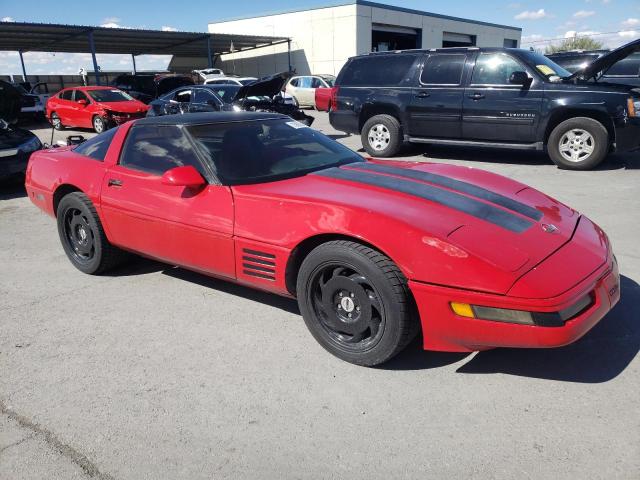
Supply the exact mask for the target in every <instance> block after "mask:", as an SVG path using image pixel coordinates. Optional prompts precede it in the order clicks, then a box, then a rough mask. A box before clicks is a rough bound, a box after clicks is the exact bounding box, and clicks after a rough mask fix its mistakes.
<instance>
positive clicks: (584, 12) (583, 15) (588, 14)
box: [573, 10, 596, 18]
mask: <svg viewBox="0 0 640 480" xmlns="http://www.w3.org/2000/svg"><path fill="white" fill-rule="evenodd" d="M595 14H596V12H594V11H593V10H578V11H577V12H576V13H574V14H573V18H587V17H591V16H592V15H595Z"/></svg>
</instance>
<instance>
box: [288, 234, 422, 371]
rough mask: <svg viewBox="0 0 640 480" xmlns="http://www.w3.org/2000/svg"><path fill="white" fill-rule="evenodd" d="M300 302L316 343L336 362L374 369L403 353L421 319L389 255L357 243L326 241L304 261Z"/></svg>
mask: <svg viewBox="0 0 640 480" xmlns="http://www.w3.org/2000/svg"><path fill="white" fill-rule="evenodd" d="M296 288H297V290H296V291H297V296H298V304H299V305H300V311H301V312H302V316H303V318H304V321H305V323H306V325H307V327H308V328H309V330H310V331H311V333H312V335H313V336H314V337H315V339H316V340H317V341H318V342H319V343H320V345H322V346H323V347H324V348H325V349H326V350H328V351H329V352H331V353H332V354H333V355H335V356H336V357H338V358H341V359H342V360H345V361H347V362H351V363H354V364H357V365H365V366H374V365H378V364H380V363H383V362H385V361H387V360H389V359H390V358H392V357H393V356H394V355H396V354H397V353H399V352H400V351H401V350H402V349H403V348H404V347H405V346H406V345H407V344H408V343H409V342H410V341H411V339H412V338H413V337H414V336H415V334H416V332H417V330H418V329H417V325H418V324H417V321H416V316H415V314H414V308H413V303H412V299H411V296H410V293H409V289H408V287H407V281H406V279H405V277H404V275H403V274H402V272H400V270H399V269H398V267H397V266H396V265H395V264H394V263H393V262H392V261H391V260H390V259H389V258H388V257H386V256H385V255H383V254H382V253H380V252H378V251H376V250H373V249H372V248H369V247H367V246H364V245H361V244H359V243H355V242H350V241H346V240H338V241H332V242H327V243H324V244H322V245H320V246H318V247H316V248H315V249H314V250H312V251H311V252H310V253H309V255H308V256H307V257H306V258H305V259H304V261H303V262H302V265H301V267H300V271H299V273H298V280H297V287H296Z"/></svg>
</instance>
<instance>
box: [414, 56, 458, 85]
mask: <svg viewBox="0 0 640 480" xmlns="http://www.w3.org/2000/svg"><path fill="white" fill-rule="evenodd" d="M466 59H467V56H466V55H453V54H446V55H430V56H429V57H428V58H427V60H426V61H425V62H424V67H423V69H422V74H421V75H420V82H421V83H424V84H427V85H460V82H461V80H462V71H463V70H464V63H465V61H466Z"/></svg>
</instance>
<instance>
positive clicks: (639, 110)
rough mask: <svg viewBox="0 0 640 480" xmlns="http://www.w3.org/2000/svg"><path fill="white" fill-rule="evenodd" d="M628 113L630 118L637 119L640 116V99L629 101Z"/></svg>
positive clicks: (629, 99)
mask: <svg viewBox="0 0 640 480" xmlns="http://www.w3.org/2000/svg"><path fill="white" fill-rule="evenodd" d="M627 113H628V115H629V116H630V117H637V116H638V115H639V114H640V99H637V98H633V97H629V98H628V99H627Z"/></svg>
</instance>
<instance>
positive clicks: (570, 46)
mask: <svg viewBox="0 0 640 480" xmlns="http://www.w3.org/2000/svg"><path fill="white" fill-rule="evenodd" d="M601 48H604V45H603V43H602V42H599V41H597V40H594V39H593V38H589V37H570V38H565V39H564V40H563V41H562V42H560V43H554V44H551V45H549V46H547V48H546V49H545V53H557V52H567V51H570V50H600V49H601Z"/></svg>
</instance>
